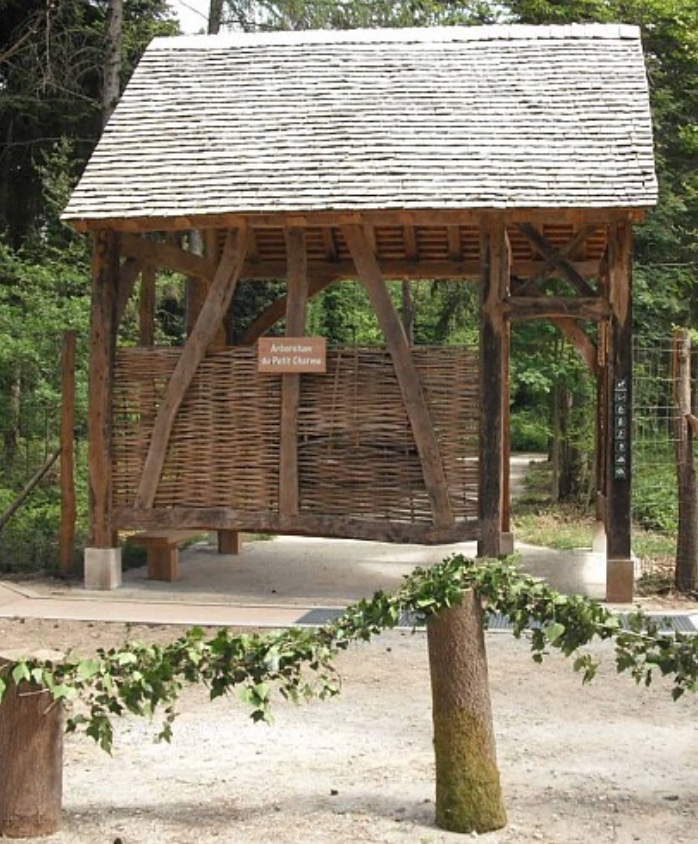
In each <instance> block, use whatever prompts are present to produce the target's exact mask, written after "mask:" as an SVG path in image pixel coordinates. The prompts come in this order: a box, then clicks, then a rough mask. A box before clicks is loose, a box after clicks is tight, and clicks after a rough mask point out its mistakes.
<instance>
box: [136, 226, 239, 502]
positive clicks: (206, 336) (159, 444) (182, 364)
mask: <svg viewBox="0 0 698 844" xmlns="http://www.w3.org/2000/svg"><path fill="white" fill-rule="evenodd" d="M246 243H247V239H246V232H245V230H244V229H243V228H239V229H233V230H231V231H229V232H228V236H227V238H226V241H225V246H224V248H223V254H222V256H221V259H220V262H219V264H218V269H217V270H216V274H215V276H214V279H213V283H212V284H211V288H210V289H209V292H208V296H207V297H206V301H205V302H204V304H203V307H202V308H201V312H200V313H199V318H198V319H197V321H196V325H195V326H194V328H193V330H192V332H191V335H190V336H189V339H188V340H187V343H186V345H185V347H184V349H183V350H182V354H181V355H180V357H179V360H178V361H177V366H176V367H175V370H174V372H173V373H172V376H171V377H170V380H169V381H168V383H167V387H166V388H165V394H164V396H163V398H162V402H161V403H160V408H159V410H158V415H157V418H156V420H155V424H154V425H153V433H152V435H151V438H150V447H149V448H148V455H147V457H146V459H145V463H144V465H143V476H142V477H141V481H140V484H139V487H138V493H137V495H136V505H135V506H136V507H137V508H148V507H152V506H153V502H154V500H155V494H156V492H157V488H158V485H159V483H160V476H161V475H162V469H163V466H164V464H165V457H166V455H167V446H168V444H169V440H170V434H171V433H172V428H173V426H174V422H175V418H176V416H177V412H178V410H179V408H180V405H181V404H182V401H183V400H184V396H185V395H186V392H187V390H188V389H189V385H190V384H191V382H192V380H193V378H194V375H195V374H196V370H197V369H198V368H199V364H200V363H201V361H202V360H203V358H204V356H205V354H206V350H207V349H208V347H209V346H210V345H211V343H212V342H213V340H214V338H215V336H216V332H217V331H218V328H219V326H220V324H221V321H222V319H223V317H224V316H225V313H226V311H227V310H228V306H229V305H230V302H231V300H232V298H233V294H234V293H235V288H236V286H237V283H238V280H239V279H240V275H241V274H242V269H243V266H244V263H245V253H246Z"/></svg>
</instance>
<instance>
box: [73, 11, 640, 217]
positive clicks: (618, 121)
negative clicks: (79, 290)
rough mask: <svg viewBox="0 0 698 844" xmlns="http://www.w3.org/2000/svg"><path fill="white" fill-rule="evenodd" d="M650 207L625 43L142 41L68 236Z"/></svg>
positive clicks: (628, 32)
mask: <svg viewBox="0 0 698 844" xmlns="http://www.w3.org/2000/svg"><path fill="white" fill-rule="evenodd" d="M655 201H656V179H655V175H654V162H653V155H652V133H651V122H650V114H649V103H648V93H647V82H646V76H645V69H644V63H643V57H642V52H641V47H640V41H639V33H638V30H637V29H636V28H634V27H626V26H602V25H587V26H581V25H578V26H565V27H528V26H505V27H501V26H497V27H472V28H468V27H465V28H461V27H457V28H445V29H418V30H370V31H352V32H331V31H327V32H325V31H323V32H301V33H298V32H284V33H267V34H255V35H243V34H238V35H232V36H230V35H226V36H193V37H180V38H165V39H156V40H155V41H153V43H152V44H151V46H150V47H149V48H148V50H147V51H146V53H145V54H144V56H143V58H142V60H141V62H140V64H139V66H138V68H137V70H136V72H135V73H134V75H133V77H132V79H131V82H130V83H129V85H128V87H127V89H126V91H125V93H124V95H123V97H122V100H121V102H120V104H119V106H118V107H117V109H116V111H115V113H114V115H113V117H112V119H111V121H110V122H109V124H108V126H107V128H106V130H105V132H104V135H103V137H102V139H101V140H100V142H99V144H98V146H97V149H96V150H95V152H94V154H93V156H92V158H91V160H90V162H89V164H88V166H87V169H86V171H85V173H84V175H83V178H82V179H81V181H80V184H79V185H78V187H77V188H76V190H75V192H74V194H73V196H72V198H71V201H70V203H69V205H68V208H67V209H66V212H65V215H64V216H65V218H67V219H80V218H82V219H87V220H90V219H91V220H100V219H116V218H145V217H169V216H183V215H205V214H224V213H256V212H260V213H270V212H280V211H289V212H313V211H328V210H336V211H354V210H379V209H386V210H390V209H415V210H416V209H425V208H440V209H456V208H477V209H486V208H599V207H627V208H631V207H643V206H647V205H651V204H653V203H654V202H655Z"/></svg>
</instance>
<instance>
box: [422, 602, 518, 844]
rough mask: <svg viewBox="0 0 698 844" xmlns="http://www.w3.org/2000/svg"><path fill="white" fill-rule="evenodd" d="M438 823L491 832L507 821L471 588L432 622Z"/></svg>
mask: <svg viewBox="0 0 698 844" xmlns="http://www.w3.org/2000/svg"><path fill="white" fill-rule="evenodd" d="M427 639H428V643H429V667H430V671H431V690H432V704H433V718H434V753H435V756H436V823H437V824H438V826H440V827H441V828H442V829H448V830H451V831H453V832H477V833H482V832H490V831H491V830H494V829H500V828H501V827H503V826H504V825H505V824H506V822H507V817H506V811H505V809H504V803H503V800H502V790H501V786H500V781H499V769H498V767H497V758H496V749H495V741H494V730H493V727H492V706H491V703H490V688H489V679H488V676H487V656H486V652H485V636H484V630H483V618H482V606H481V605H480V599H479V598H478V597H477V595H475V594H474V592H473V591H472V590H469V591H467V592H466V593H465V594H464V595H463V602H462V604H460V605H458V606H454V607H450V608H449V609H447V610H443V611H442V612H440V613H438V614H437V615H435V616H433V617H432V618H431V619H430V620H429V623H428V625H427Z"/></svg>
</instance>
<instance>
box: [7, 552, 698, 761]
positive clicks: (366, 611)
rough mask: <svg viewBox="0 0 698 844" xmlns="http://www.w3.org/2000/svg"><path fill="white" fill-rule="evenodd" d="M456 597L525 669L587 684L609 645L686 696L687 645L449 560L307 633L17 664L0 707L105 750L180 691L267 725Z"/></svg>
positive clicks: (623, 668)
mask: <svg viewBox="0 0 698 844" xmlns="http://www.w3.org/2000/svg"><path fill="white" fill-rule="evenodd" d="M466 589H475V590H476V592H477V593H478V594H479V596H480V598H481V599H482V601H483V602H484V608H485V611H486V616H487V617H489V616H491V615H492V614H495V613H502V614H504V615H505V616H507V617H508V618H509V619H510V620H511V622H512V624H513V628H514V635H515V636H516V637H517V638H520V637H522V636H524V635H526V636H527V637H528V638H529V641H530V647H531V654H532V657H533V659H534V661H536V662H541V661H542V660H543V658H544V657H545V656H546V655H547V654H548V653H549V652H550V651H551V650H558V651H560V652H561V653H563V654H564V655H565V656H573V655H574V656H575V661H574V669H575V670H576V671H580V672H581V673H582V675H583V679H584V682H588V681H589V680H591V679H592V678H593V676H594V674H595V672H596V668H597V666H596V663H595V662H594V661H593V660H592V659H591V657H590V656H589V655H588V654H584V653H582V654H580V653H579V650H580V648H582V647H583V646H584V645H586V644H588V643H589V642H591V641H592V640H593V639H613V640H614V642H615V662H616V668H617V670H618V671H619V672H628V673H630V675H631V676H632V677H633V679H635V681H636V682H638V683H643V684H645V685H649V684H650V682H651V680H652V677H653V676H654V674H655V673H660V674H663V675H667V676H671V677H672V678H673V689H672V695H673V697H674V698H677V697H680V696H681V695H682V694H683V693H684V692H685V691H696V690H698V636H685V635H681V634H675V635H674V634H671V635H669V634H665V633H662V632H660V630H659V629H658V627H657V625H656V624H655V623H654V622H652V621H651V620H650V619H648V618H647V617H645V616H643V615H642V614H641V613H636V614H634V615H632V616H630V619H629V622H628V625H627V626H626V627H623V626H621V624H620V621H619V619H618V617H617V616H614V615H613V614H612V613H610V612H609V611H608V610H606V609H605V608H604V607H603V606H601V604H599V603H597V602H595V601H590V600H588V599H586V598H582V597H579V596H569V597H568V596H564V595H560V594H559V593H557V592H556V591H555V590H553V589H551V588H550V587H549V586H548V585H547V584H546V583H544V582H543V581H541V580H538V579H536V578H532V577H529V576H527V575H523V574H522V573H521V572H520V571H519V569H518V568H517V567H516V566H515V565H513V564H512V563H510V562H506V561H492V560H484V561H478V562H474V561H472V560H468V559H466V558H464V557H463V556H461V555H454V556H452V557H450V558H448V559H447V560H445V561H444V562H442V563H440V564H439V565H436V566H434V567H433V568H430V569H422V568H418V569H415V571H414V573H413V574H412V575H410V576H409V577H408V578H406V579H405V582H404V583H403V586H402V588H401V589H400V590H399V591H398V592H397V593H395V594H394V595H386V594H385V593H383V592H378V593H376V594H375V595H374V597H373V598H372V599H370V600H368V599H364V600H361V601H359V602H358V603H356V604H354V605H353V606H351V607H349V608H348V609H347V610H346V611H345V612H344V613H343V614H342V616H340V618H339V619H337V621H335V622H333V623H332V624H327V625H325V626H324V627H320V628H318V629H317V630H301V629H289V630H285V631H283V632H277V633H268V634H258V633H252V634H248V633H244V634H237V633H233V632H231V631H230V630H228V629H223V630H220V631H219V632H218V633H216V634H215V635H214V636H213V637H212V638H209V639H206V638H205V637H204V633H203V631H202V630H200V629H193V630H190V631H188V632H187V633H186V634H185V635H184V636H182V637H180V638H179V639H177V640H175V641H174V642H172V643H171V644H168V645H157V644H155V645H140V644H126V645H124V646H123V647H121V648H112V649H110V650H104V649H100V650H98V651H97V653H96V655H95V656H93V657H90V658H87V659H83V658H76V657H71V656H70V655H69V656H68V657H67V658H66V659H65V660H64V661H62V662H59V663H53V662H51V661H41V660H31V659H25V660H18V661H17V662H15V663H14V664H13V665H7V666H5V667H4V668H0V699H1V697H2V694H3V692H4V690H5V688H6V686H7V683H8V682H14V683H21V682H33V683H37V684H39V683H40V684H43V685H44V686H45V687H46V688H47V689H48V690H49V691H50V692H51V694H52V695H53V698H54V700H56V701H62V702H64V703H65V704H67V705H71V704H76V706H75V707H74V708H72V709H71V711H70V712H69V718H68V722H67V729H68V730H69V731H73V730H78V729H81V730H84V732H85V733H86V734H87V735H89V736H91V737H92V738H93V739H94V740H95V741H96V742H97V743H98V744H99V745H100V747H102V748H103V749H104V750H107V751H110V750H111V747H112V743H113V737H114V727H113V719H114V718H115V717H120V716H123V715H125V714H126V713H130V714H132V715H137V716H142V717H148V718H150V717H153V716H154V715H155V714H156V713H157V712H159V711H162V712H163V715H164V719H163V724H162V729H161V737H162V738H164V739H166V740H169V739H170V738H171V735H172V723H173V720H174V718H175V704H176V701H177V699H178V697H179V695H180V694H181V692H182V690H183V688H184V687H185V686H186V685H190V684H203V685H205V686H206V687H207V688H208V690H209V695H210V697H211V698H212V699H213V698H217V697H220V696H222V695H227V694H229V693H231V692H232V691H233V690H235V691H237V693H238V696H239V697H240V698H241V699H242V700H243V702H245V703H246V704H247V705H249V706H250V707H251V709H252V713H251V717H252V718H253V720H255V721H269V720H270V718H271V702H272V691H273V690H275V691H276V692H277V693H279V694H280V695H281V696H282V697H284V698H286V699H288V700H291V701H294V702H302V701H305V700H308V699H310V698H312V697H320V698H326V697H329V696H332V695H335V694H337V693H338V692H339V690H340V682H339V677H338V675H337V672H336V670H335V668H334V666H333V660H334V658H335V657H336V655H337V653H338V652H339V651H340V650H343V649H345V648H347V647H348V645H349V643H350V642H352V641H369V640H370V639H371V638H373V636H375V635H378V634H379V633H381V632H382V631H383V630H385V629H391V628H393V627H395V626H396V625H397V624H398V623H399V621H400V618H401V617H402V616H403V615H404V614H405V613H411V614H412V616H413V617H414V618H415V620H416V622H419V621H427V622H428V619H429V617H430V616H432V615H435V614H437V613H439V612H441V611H442V610H444V609H446V608H448V607H451V606H454V605H456V604H458V603H459V602H460V600H461V598H462V595H463V591H464V590H466ZM78 702H79V705H77V704H78Z"/></svg>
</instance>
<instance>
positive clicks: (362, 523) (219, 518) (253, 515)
mask: <svg viewBox="0 0 698 844" xmlns="http://www.w3.org/2000/svg"><path fill="white" fill-rule="evenodd" d="M114 519H115V524H116V525H117V527H119V528H121V529H124V530H127V529H128V530H140V529H143V530H147V531H152V530H156V529H157V530H161V529H162V530H167V529H175V528H177V529H183V528H201V529H202V530H241V531H245V532H249V533H279V534H288V535H291V536H293V535H300V536H335V537H339V538H342V537H347V536H353V537H354V538H355V539H365V540H369V541H374V542H397V543H406V544H409V543H416V544H421V545H444V544H447V543H451V542H466V541H468V540H473V539H477V536H478V526H477V521H476V520H475V519H468V520H463V521H454V522H453V524H451V525H447V526H444V527H437V526H436V525H434V524H433V522H421V523H418V522H415V523H412V522H391V521H386V520H371V519H368V518H367V519H361V518H356V517H353V516H348V517H344V516H326V515H322V514H317V513H305V512H301V513H299V514H298V515H297V516H281V515H280V514H279V513H274V512H271V511H270V510H265V511H262V512H257V511H250V510H234V509H230V508H227V507H161V508H155V509H147V510H141V509H135V508H133V507H117V508H115V509H114Z"/></svg>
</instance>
